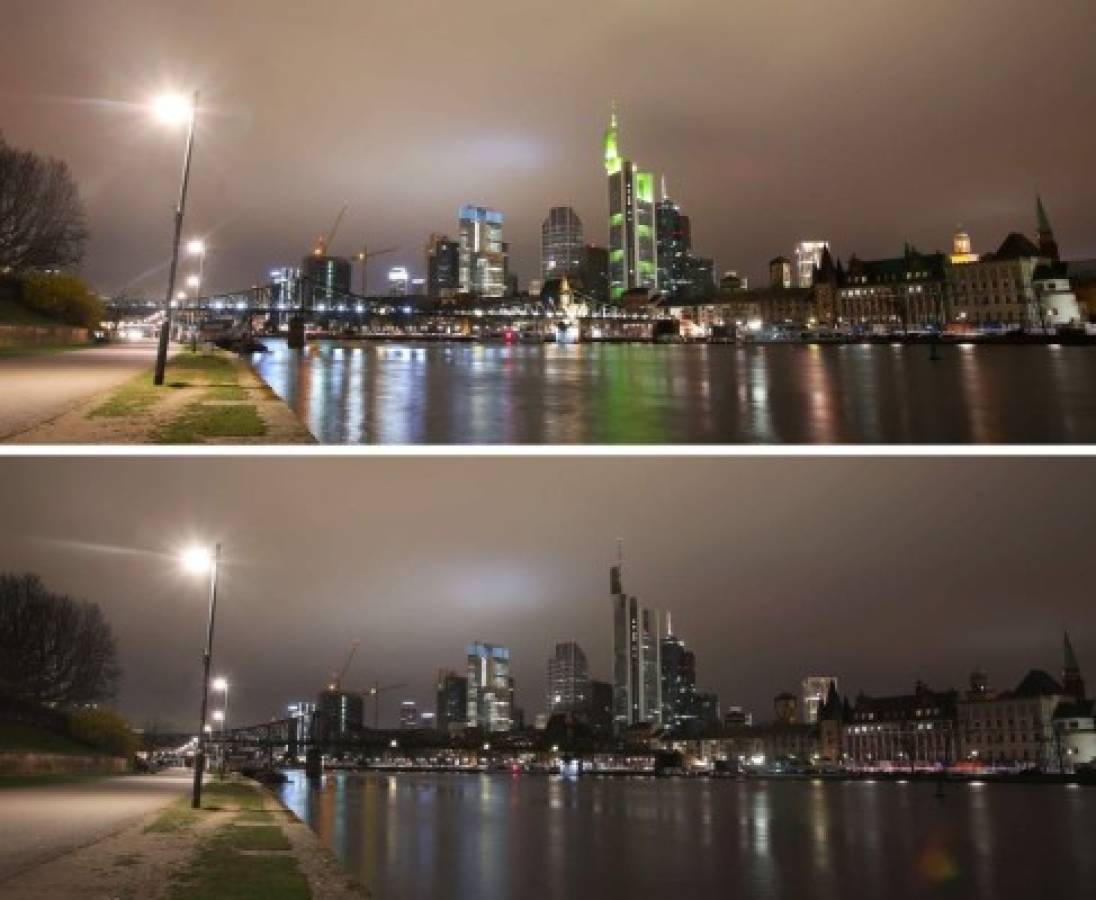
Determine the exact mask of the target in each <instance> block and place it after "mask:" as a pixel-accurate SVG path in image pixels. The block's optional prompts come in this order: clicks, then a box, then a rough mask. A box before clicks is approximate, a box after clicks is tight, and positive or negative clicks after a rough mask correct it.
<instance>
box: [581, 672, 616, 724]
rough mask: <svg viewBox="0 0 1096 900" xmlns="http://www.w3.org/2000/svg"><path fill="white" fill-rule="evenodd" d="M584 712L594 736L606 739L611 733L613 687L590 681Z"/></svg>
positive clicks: (602, 682) (607, 683)
mask: <svg viewBox="0 0 1096 900" xmlns="http://www.w3.org/2000/svg"><path fill="white" fill-rule="evenodd" d="M586 710H587V712H586V714H587V716H588V717H589V720H590V728H592V729H593V731H594V733H595V734H597V735H600V736H602V737H607V736H609V735H611V734H612V733H613V686H612V685H611V684H609V682H607V681H597V680H591V681H590V694H589V700H588V702H587V706H586Z"/></svg>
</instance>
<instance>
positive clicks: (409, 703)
mask: <svg viewBox="0 0 1096 900" xmlns="http://www.w3.org/2000/svg"><path fill="white" fill-rule="evenodd" d="M418 727H419V706H418V704H417V703H415V701H414V700H404V701H403V703H401V704H400V728H403V729H405V730H410V729H414V728H418Z"/></svg>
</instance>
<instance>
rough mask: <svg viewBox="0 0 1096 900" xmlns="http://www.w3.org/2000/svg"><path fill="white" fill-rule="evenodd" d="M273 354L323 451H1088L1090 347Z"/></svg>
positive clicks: (1094, 379)
mask: <svg viewBox="0 0 1096 900" xmlns="http://www.w3.org/2000/svg"><path fill="white" fill-rule="evenodd" d="M270 347H271V352H269V353H265V354H257V355H255V356H254V357H253V362H254V365H255V367H256V369H257V370H258V372H259V374H260V375H261V376H262V377H263V378H264V379H265V380H266V381H267V383H269V384H270V386H271V387H272V388H273V389H274V390H275V391H276V392H277V393H278V394H279V395H280V396H282V397H283V398H285V399H286V401H287V402H288V403H289V404H290V405H291V406H292V407H293V408H294V409H295V410H296V411H297V413H298V414H299V415H300V416H301V418H302V420H303V421H304V422H305V423H307V425H308V427H309V428H310V430H311V431H312V432H313V434H315V435H316V436H317V437H318V438H319V439H320V440H321V441H323V442H324V443H328V444H388V445H392V444H663V443H665V444H700V443H734V444H750V443H765V444H776V443H868V444H871V443H1065V442H1068V443H1092V442H1096V350H1093V349H1092V348H1088V347H1059V346H1055V347H985V346H978V347H975V346H973V345H967V346H954V347H945V348H943V349H942V350H941V354H940V355H941V358H940V359H939V360H935V361H934V360H932V359H931V358H930V355H929V353H928V351H927V350H926V348H924V347H920V346H900V345H884V346H866V345H864V346H846V345H839V346H797V345H767V346H751V347H735V346H716V345H713V346H667V347H662V346H651V345H580V346H574V345H572V346H559V347H557V346H552V345H549V346H544V347H541V346H530V345H516V346H502V345H483V344H474V345H467V344H459V345H441V344H438V345H435V344H431V345H425V346H417V345H413V344H366V345H354V344H347V345H341V344H337V343H332V342H321V343H319V344H315V345H312V346H310V347H309V349H308V350H306V351H303V352H301V353H296V352H291V351H289V350H288V349H287V347H286V345H285V343H284V342H282V341H276V340H275V341H271V342H270Z"/></svg>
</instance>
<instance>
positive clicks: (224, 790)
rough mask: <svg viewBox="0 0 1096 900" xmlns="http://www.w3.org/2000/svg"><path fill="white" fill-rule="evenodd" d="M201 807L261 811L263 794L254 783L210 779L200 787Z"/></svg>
mask: <svg viewBox="0 0 1096 900" xmlns="http://www.w3.org/2000/svg"><path fill="white" fill-rule="evenodd" d="M202 797H203V798H204V799H203V802H202V808H203V809H238V810H251V811H261V810H262V808H263V795H262V792H261V791H260V789H259V788H258V787H257V786H256V785H254V784H248V783H247V782H245V781H211V782H208V783H207V784H205V785H204V786H203V787H202Z"/></svg>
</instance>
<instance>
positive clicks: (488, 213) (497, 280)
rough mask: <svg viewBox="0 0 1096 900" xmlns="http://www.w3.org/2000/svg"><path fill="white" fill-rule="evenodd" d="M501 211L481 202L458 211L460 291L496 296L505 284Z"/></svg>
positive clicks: (505, 273) (499, 294)
mask: <svg viewBox="0 0 1096 900" xmlns="http://www.w3.org/2000/svg"><path fill="white" fill-rule="evenodd" d="M502 225H503V215H502V213H500V212H497V211H495V210H493V209H486V208H484V207H482V206H465V207H463V208H462V209H461V211H460V266H459V280H460V290H461V293H462V294H474V295H475V296H477V297H486V298H499V297H504V296H506V291H507V285H508V274H509V273H508V271H507V250H508V248H507V245H506V244H505V243H504V242H503V240H502Z"/></svg>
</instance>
